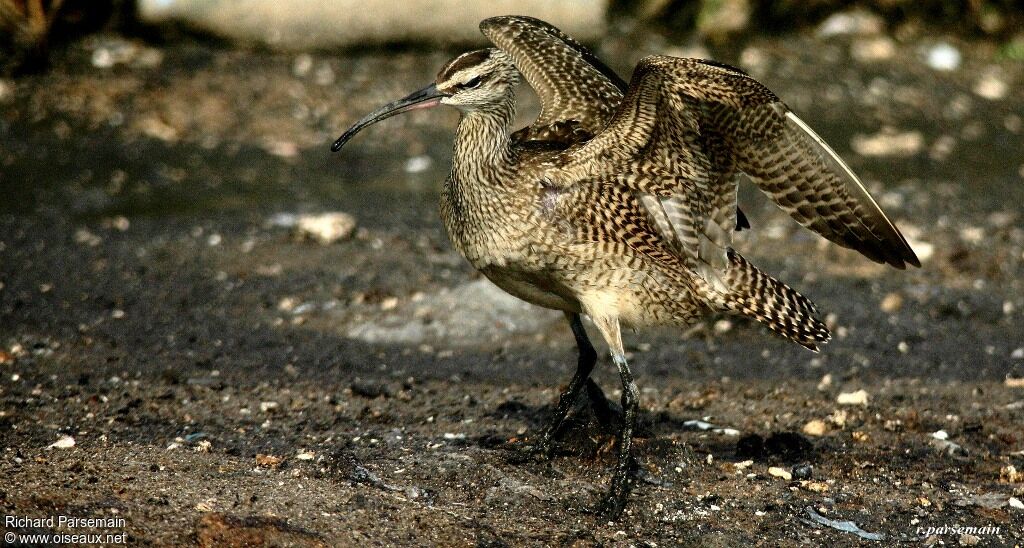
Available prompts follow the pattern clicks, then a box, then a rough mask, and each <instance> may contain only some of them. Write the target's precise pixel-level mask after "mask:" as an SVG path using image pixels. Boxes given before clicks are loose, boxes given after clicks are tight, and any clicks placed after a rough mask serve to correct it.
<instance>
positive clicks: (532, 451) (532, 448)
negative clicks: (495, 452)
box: [505, 438, 555, 464]
mask: <svg viewBox="0 0 1024 548" xmlns="http://www.w3.org/2000/svg"><path fill="white" fill-rule="evenodd" d="M554 453H555V448H554V443H553V442H552V441H551V440H550V439H548V438H543V439H541V440H540V441H539V442H538V443H535V444H524V445H520V446H518V447H513V448H511V451H510V453H509V455H508V456H507V457H506V458H505V461H506V462H508V463H509V464H526V463H529V462H544V461H548V460H551V457H552V456H553V455H554Z"/></svg>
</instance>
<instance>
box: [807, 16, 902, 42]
mask: <svg viewBox="0 0 1024 548" xmlns="http://www.w3.org/2000/svg"><path fill="white" fill-rule="evenodd" d="M884 26H885V23H884V22H883V21H882V18H881V17H879V16H878V15H875V14H874V13H871V12H868V11H864V10H852V11H844V12H841V13H835V14H832V15H830V16H829V17H828V18H826V19H825V20H824V21H822V22H821V24H820V25H818V32H817V33H818V37H820V38H830V37H832V36H844V35H851V34H878V33H879V32H882V29H883V28H884Z"/></svg>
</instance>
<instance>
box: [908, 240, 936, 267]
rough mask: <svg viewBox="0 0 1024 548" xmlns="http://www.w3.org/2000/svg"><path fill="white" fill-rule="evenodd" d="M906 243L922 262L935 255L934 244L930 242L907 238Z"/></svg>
mask: <svg viewBox="0 0 1024 548" xmlns="http://www.w3.org/2000/svg"><path fill="white" fill-rule="evenodd" d="M907 243H908V244H910V249H913V250H914V254H915V255H917V258H918V259H921V262H922V263H923V262H925V261H927V260H928V259H931V258H932V256H933V255H935V244H932V243H931V242H926V241H924V240H915V239H913V238H907Z"/></svg>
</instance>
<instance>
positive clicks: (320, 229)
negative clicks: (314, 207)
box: [295, 211, 356, 245]
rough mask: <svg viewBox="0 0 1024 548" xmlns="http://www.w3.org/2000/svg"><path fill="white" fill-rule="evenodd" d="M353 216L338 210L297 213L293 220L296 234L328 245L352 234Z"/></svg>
mask: <svg viewBox="0 0 1024 548" xmlns="http://www.w3.org/2000/svg"><path fill="white" fill-rule="evenodd" d="M355 228H356V219H355V217H353V216H351V215H349V214H348V213H343V212H340V211H333V212H326V213H318V214H305V215H299V216H298V218H297V219H296V222H295V231H296V236H297V237H298V238H299V239H303V240H305V239H311V240H315V241H317V242H319V243H320V244H321V245H330V244H333V243H334V242H337V241H338V240H341V239H343V238H347V237H349V236H351V235H352V232H353V231H355Z"/></svg>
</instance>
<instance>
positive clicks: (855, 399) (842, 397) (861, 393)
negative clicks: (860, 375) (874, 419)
mask: <svg viewBox="0 0 1024 548" xmlns="http://www.w3.org/2000/svg"><path fill="white" fill-rule="evenodd" d="M836 403H838V404H839V405H867V404H868V393H867V391H866V390H864V389H860V390H858V391H856V392H842V393H840V394H839V396H838V397H837V398H836Z"/></svg>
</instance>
